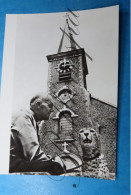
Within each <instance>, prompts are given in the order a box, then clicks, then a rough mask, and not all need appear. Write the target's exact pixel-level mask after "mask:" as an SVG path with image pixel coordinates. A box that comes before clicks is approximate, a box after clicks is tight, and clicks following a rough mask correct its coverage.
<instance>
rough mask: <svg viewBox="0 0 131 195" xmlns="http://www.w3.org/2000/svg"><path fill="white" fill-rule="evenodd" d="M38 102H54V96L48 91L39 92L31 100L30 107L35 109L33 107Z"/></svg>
mask: <svg viewBox="0 0 131 195" xmlns="http://www.w3.org/2000/svg"><path fill="white" fill-rule="evenodd" d="M38 102H40V103H41V102H45V103H49V102H52V98H51V96H50V95H48V94H46V93H39V94H37V95H35V96H34V97H33V98H31V100H30V109H33V107H34V106H35V105H36V104H37V103H38Z"/></svg>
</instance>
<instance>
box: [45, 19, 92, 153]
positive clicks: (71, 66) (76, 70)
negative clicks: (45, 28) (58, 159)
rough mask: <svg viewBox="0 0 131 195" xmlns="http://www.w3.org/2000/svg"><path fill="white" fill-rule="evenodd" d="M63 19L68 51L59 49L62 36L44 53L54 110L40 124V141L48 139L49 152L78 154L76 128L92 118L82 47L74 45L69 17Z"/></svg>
mask: <svg viewBox="0 0 131 195" xmlns="http://www.w3.org/2000/svg"><path fill="white" fill-rule="evenodd" d="M66 23H67V27H68V30H69V31H68V32H69V33H68V38H69V42H70V51H66V52H61V48H62V41H63V37H62V41H61V43H60V47H59V49H58V53H57V54H53V55H48V56H47V59H48V62H49V69H48V93H49V94H50V95H51V96H52V100H53V103H54V111H53V113H52V114H51V116H50V119H49V121H46V122H45V124H44V125H43V128H44V130H43V132H44V135H43V138H42V140H41V142H42V145H43V143H44V142H45V141H46V142H48V143H49V144H47V147H44V150H45V151H47V153H50V154H52V155H54V154H57V153H59V152H60V151H59V150H61V151H62V150H64V151H65V152H72V153H75V154H77V155H78V156H81V147H80V143H79V137H78V135H79V130H80V129H81V128H84V127H89V126H90V122H91V117H90V109H89V104H90V102H89V101H90V98H89V94H88V92H87V85H86V76H87V74H88V68H87V63H86V57H85V51H84V49H83V48H80V49H77V48H76V45H75V41H74V39H73V35H72V33H71V31H70V27H69V24H68V20H66ZM64 35H65V31H63V36H64ZM45 132H46V133H45ZM47 139H48V140H47ZM52 143H55V146H54V145H53V144H52Z"/></svg>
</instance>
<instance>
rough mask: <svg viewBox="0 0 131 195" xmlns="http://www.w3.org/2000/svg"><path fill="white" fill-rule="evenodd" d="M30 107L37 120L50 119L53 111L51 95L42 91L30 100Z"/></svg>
mask: <svg viewBox="0 0 131 195" xmlns="http://www.w3.org/2000/svg"><path fill="white" fill-rule="evenodd" d="M30 109H31V110H32V111H33V113H34V117H35V119H36V120H37V121H42V120H48V119H49V117H50V113H51V112H52V111H53V103H52V102H51V97H49V96H48V95H47V94H42V93H41V94H38V95H35V96H34V97H33V98H32V99H31V101H30Z"/></svg>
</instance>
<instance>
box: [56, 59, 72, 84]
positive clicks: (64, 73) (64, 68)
mask: <svg viewBox="0 0 131 195" xmlns="http://www.w3.org/2000/svg"><path fill="white" fill-rule="evenodd" d="M69 66H70V63H69V62H66V63H64V62H62V63H61V64H60V67H61V70H60V72H59V81H67V80H69V79H71V69H70V68H69Z"/></svg>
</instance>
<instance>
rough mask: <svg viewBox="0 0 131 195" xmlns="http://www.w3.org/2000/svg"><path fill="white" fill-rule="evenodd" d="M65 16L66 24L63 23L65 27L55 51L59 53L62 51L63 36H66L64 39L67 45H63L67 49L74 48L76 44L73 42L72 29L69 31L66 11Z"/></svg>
mask: <svg viewBox="0 0 131 195" xmlns="http://www.w3.org/2000/svg"><path fill="white" fill-rule="evenodd" d="M65 17H66V24H65V28H64V30H63V34H62V38H61V41H60V44H59V48H58V52H57V53H60V52H61V51H62V46H63V42H64V38H65V36H66V39H67V40H68V41H69V46H66V45H64V46H65V47H66V48H68V49H69V50H74V49H76V44H75V41H74V38H73V34H72V31H71V27H70V25H69V21H68V17H69V16H68V13H66V15H65ZM67 35H68V36H67Z"/></svg>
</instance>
